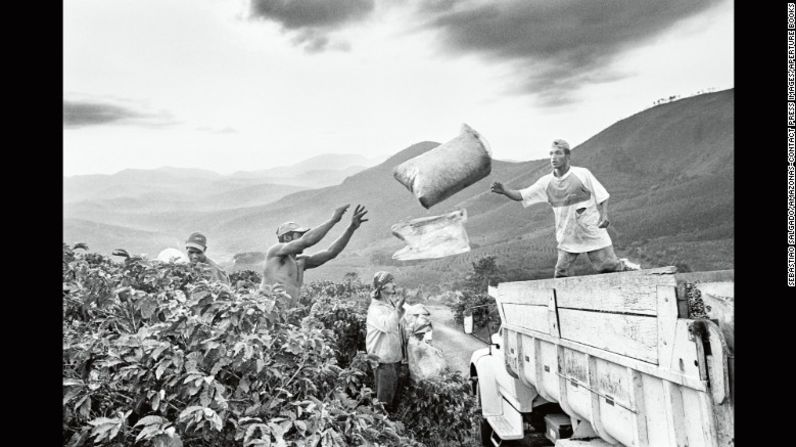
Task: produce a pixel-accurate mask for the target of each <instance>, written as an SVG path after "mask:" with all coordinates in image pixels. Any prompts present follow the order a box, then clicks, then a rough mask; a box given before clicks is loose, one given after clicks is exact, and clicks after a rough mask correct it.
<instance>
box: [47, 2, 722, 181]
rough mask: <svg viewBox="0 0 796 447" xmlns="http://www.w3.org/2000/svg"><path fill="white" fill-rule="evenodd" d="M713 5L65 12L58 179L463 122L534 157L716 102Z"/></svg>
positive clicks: (450, 132)
mask: <svg viewBox="0 0 796 447" xmlns="http://www.w3.org/2000/svg"><path fill="white" fill-rule="evenodd" d="M733 14H734V12H733V3H732V2H731V1H729V0H704V1H702V0H588V1H586V0H544V1H542V0H455V1H454V0H251V1H250V0H67V1H65V2H64V36H63V45H64V46H63V48H64V72H63V75H64V76H63V83H64V84H63V86H64V108H63V111H64V119H63V129H64V131H63V132H64V147H63V151H64V175H77V174H93V173H103V174H110V173H114V172H117V171H119V170H122V169H125V168H156V167H161V166H178V167H187V168H203V169H211V170H214V171H217V172H220V173H231V172H234V171H238V170H255V169H264V168H268V167H273V166H280V165H287V164H292V163H295V162H298V161H300V160H303V159H306V158H309V157H312V156H314V155H318V154H322V153H359V154H363V155H366V156H369V157H372V156H383V157H386V156H387V155H391V154H393V153H396V152H398V151H399V150H401V149H404V148H406V147H407V146H409V145H412V144H414V143H417V142H420V141H426V140H430V141H438V142H445V141H447V140H449V139H451V138H453V137H455V136H456V135H457V134H458V132H459V129H460V127H461V124H462V123H467V124H469V125H470V126H472V127H473V128H475V129H476V130H478V131H479V132H481V133H482V134H483V135H484V136H485V137H486V139H487V140H488V141H489V143H490V145H491V149H492V153H493V156H494V157H495V158H498V159H503V160H530V159H539V158H543V157H545V156H546V153H547V151H548V146H549V143H550V141H552V140H553V139H555V138H564V139H566V140H568V141H569V142H570V143H571V144H572V145H573V146H575V145H577V144H580V143H582V142H584V141H585V140H587V139H588V138H590V137H591V136H593V135H594V134H596V133H598V132H599V131H601V130H602V129H604V128H606V127H607V126H610V125H611V124H613V123H614V122H616V121H618V120H620V119H622V118H625V117H627V116H630V115H633V114H635V113H637V112H639V111H641V110H643V109H645V108H648V107H650V106H652V105H653V102H654V101H655V100H657V99H659V98H661V97H668V96H671V95H682V96H688V95H692V94H694V93H696V92H698V91H704V90H707V89H709V88H712V89H716V90H723V89H726V88H732V87H733V85H734V79H733V63H734V60H733V45H734V30H733Z"/></svg>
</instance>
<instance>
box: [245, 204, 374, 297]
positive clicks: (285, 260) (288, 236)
mask: <svg viewBox="0 0 796 447" xmlns="http://www.w3.org/2000/svg"><path fill="white" fill-rule="evenodd" d="M349 206H350V205H344V206H341V207H340V208H337V209H336V210H334V214H332V218H331V219H329V220H328V221H326V222H324V223H323V224H321V225H318V226H317V227H315V228H313V229H309V228H305V227H301V226H300V225H298V224H297V223H295V222H285V223H283V224H282V225H280V226H279V227H278V228H277V229H276V237H277V238H278V239H279V242H278V243H276V244H274V245H272V246H271V248H269V249H268V252H267V253H266V255H265V271H264V272H263V282H262V284H261V285H260V288H261V289H265V288H266V287H265V286H273V285H276V284H279V285H281V286H282V287H284V289H285V291H286V292H287V294H288V295H290V297H291V298H293V300H294V301H295V302H298V299H299V297H300V296H301V285H302V283H303V282H304V270H306V269H311V268H315V267H320V266H321V265H323V264H325V263H326V262H328V261H329V260H331V259H334V257H335V256H337V255H338V254H340V252H341V251H343V248H345V246H346V244H348V241H349V239H351V235H352V234H354V231H356V229H357V228H359V225H360V224H361V223H362V222H367V221H368V219H363V218H362V217H363V216H365V214H366V213H367V212H368V211H367V210H366V209H365V207H364V206H361V205H357V206H356V208H355V209H354V214H353V216H351V223H350V224H348V227H347V228H346V229H345V231H344V232H343V234H342V235H341V236H340V237H339V238H337V240H335V241H334V242H332V245H330V246H329V248H327V249H326V250H323V251H320V252H317V253H315V254H312V255H302V253H303V252H304V250H305V249H306V248H308V247H312V246H313V245H315V244H317V243H318V242H320V241H321V239H323V238H324V236H326V233H328V232H329V230H331V229H332V227H333V226H334V225H335V224H336V223H337V222H340V219H341V218H342V217H343V214H345V212H346V210H348V207H349Z"/></svg>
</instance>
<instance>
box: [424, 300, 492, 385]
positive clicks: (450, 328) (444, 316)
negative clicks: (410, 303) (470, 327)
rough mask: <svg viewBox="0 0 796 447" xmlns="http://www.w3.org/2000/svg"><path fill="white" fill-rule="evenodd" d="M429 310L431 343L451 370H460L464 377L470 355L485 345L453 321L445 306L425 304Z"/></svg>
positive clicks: (468, 366)
mask: <svg viewBox="0 0 796 447" xmlns="http://www.w3.org/2000/svg"><path fill="white" fill-rule="evenodd" d="M426 308H427V309H428V310H429V312H431V323H432V325H433V327H434V332H433V339H432V342H431V344H432V345H433V346H435V347H437V348H438V349H439V350H441V351H442V354H443V355H444V356H445V361H447V362H448V366H449V367H450V368H451V369H453V370H458V371H461V373H462V375H463V376H464V377H468V376H469V373H470V356H471V355H472V353H473V351H475V350H476V349H481V348H485V347H486V346H487V345H486V344H485V343H483V342H481V341H479V340H477V339H475V338H473V337H472V336H470V335H467V334H465V333H464V331H463V330H462V328H461V326H458V325H457V324H456V323H454V322H453V313H452V312H451V310H450V308H449V307H447V306H437V305H426Z"/></svg>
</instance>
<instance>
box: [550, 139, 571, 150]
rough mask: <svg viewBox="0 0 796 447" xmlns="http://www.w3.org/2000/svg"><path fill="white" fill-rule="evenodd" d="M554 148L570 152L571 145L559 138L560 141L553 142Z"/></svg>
mask: <svg viewBox="0 0 796 447" xmlns="http://www.w3.org/2000/svg"><path fill="white" fill-rule="evenodd" d="M552 147H557V148H561V149H565V150H569V143H567V142H566V141H564V140H562V139H560V138H559V139H556V140H553V144H552Z"/></svg>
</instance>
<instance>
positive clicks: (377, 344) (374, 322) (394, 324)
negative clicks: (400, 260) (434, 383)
mask: <svg viewBox="0 0 796 447" xmlns="http://www.w3.org/2000/svg"><path fill="white" fill-rule="evenodd" d="M370 297H371V300H370V306H369V307H368V317H367V320H366V323H367V327H368V330H367V335H366V336H365V348H366V350H367V352H368V354H371V355H375V356H376V357H378V359H379V366H378V367H377V368H376V370H375V371H374V378H375V381H374V386H375V387H376V398H377V399H379V401H381V402H383V403H384V408H385V409H387V410H388V411H394V410H395V405H396V403H397V395H398V388H399V386H398V385H399V382H400V381H399V377H400V372H401V361H402V360H403V358H404V354H403V338H402V334H401V323H400V321H401V316H402V315H403V313H404V306H403V304H404V301H405V300H406V298H405V297H403V296H401V297H396V293H395V282H394V279H393V276H392V274H390V273H388V272H376V274H375V275H374V276H373V291H372V292H371V293H370Z"/></svg>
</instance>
